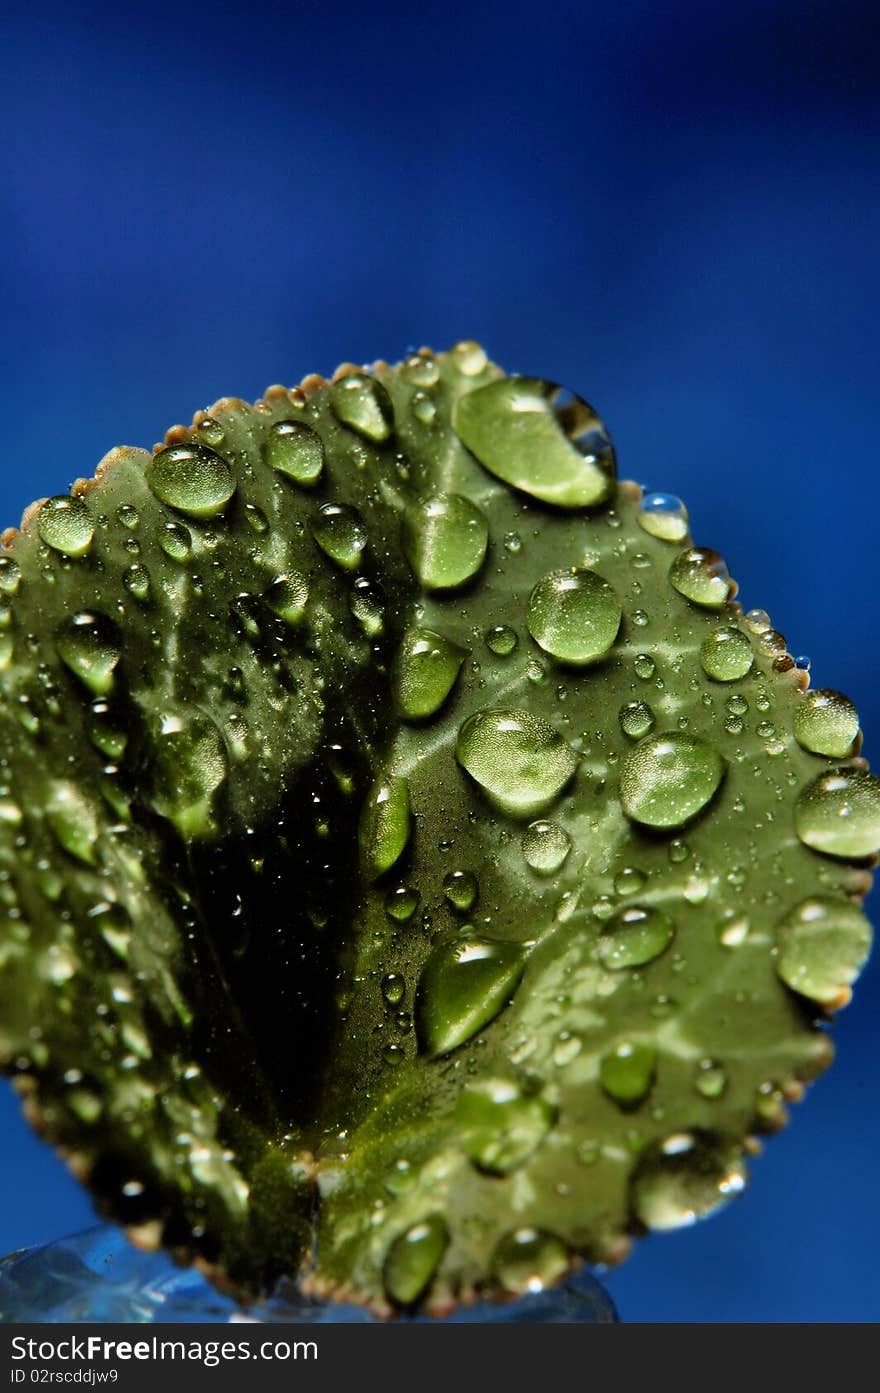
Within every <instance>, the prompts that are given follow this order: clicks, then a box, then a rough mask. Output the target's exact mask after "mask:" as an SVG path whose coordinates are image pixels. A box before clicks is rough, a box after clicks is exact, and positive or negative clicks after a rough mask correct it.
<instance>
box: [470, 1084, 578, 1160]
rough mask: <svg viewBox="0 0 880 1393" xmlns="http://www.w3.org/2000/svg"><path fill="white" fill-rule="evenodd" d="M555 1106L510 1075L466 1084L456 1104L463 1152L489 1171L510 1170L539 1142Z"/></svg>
mask: <svg viewBox="0 0 880 1393" xmlns="http://www.w3.org/2000/svg"><path fill="white" fill-rule="evenodd" d="M555 1116H556V1110H555V1108H554V1107H553V1105H552V1104H551V1103H549V1102H548V1101H547V1099H546V1098H543V1097H542V1096H541V1094H540V1093H538V1092H536V1091H535V1090H534V1089H526V1088H525V1087H523V1086H521V1085H520V1084H519V1083H517V1082H516V1081H514V1080H512V1079H497V1078H490V1079H483V1080H479V1081H477V1082H474V1083H469V1084H467V1085H466V1086H465V1087H464V1088H463V1089H462V1091H461V1093H460V1094H459V1096H458V1100H457V1102H456V1107H455V1126H456V1132H457V1135H458V1137H459V1140H460V1141H461V1145H462V1147H463V1149H464V1151H465V1154H466V1155H467V1156H468V1158H469V1159H470V1160H471V1161H472V1162H473V1164H474V1165H475V1166H476V1167H477V1168H478V1169H479V1170H482V1171H487V1172H488V1173H489V1174H490V1175H509V1174H510V1172H511V1171H513V1170H515V1169H516V1168H517V1166H520V1165H522V1163H523V1162H524V1161H526V1160H527V1159H528V1158H529V1156H531V1154H532V1152H533V1151H535V1150H536V1148H537V1147H538V1146H539V1145H540V1144H541V1142H542V1141H543V1140H544V1137H545V1136H546V1135H547V1133H548V1132H549V1130H550V1128H551V1127H552V1125H553V1122H554V1120H555Z"/></svg>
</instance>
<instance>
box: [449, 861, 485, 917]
mask: <svg viewBox="0 0 880 1393" xmlns="http://www.w3.org/2000/svg"><path fill="white" fill-rule="evenodd" d="M478 890H479V886H478V884H477V877H476V876H475V875H474V873H473V872H472V871H450V872H449V873H448V875H445V876H444V877H443V893H444V895H445V896H446V898H447V900H448V901H449V903H450V904H451V905H452V908H453V909H457V910H458V911H459V913H460V914H467V912H468V911H469V910H471V909H473V907H474V905H475V904H476V902H477V893H478Z"/></svg>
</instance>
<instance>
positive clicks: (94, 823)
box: [46, 780, 98, 866]
mask: <svg viewBox="0 0 880 1393" xmlns="http://www.w3.org/2000/svg"><path fill="white" fill-rule="evenodd" d="M46 817H47V819H48V822H49V826H50V827H51V828H52V831H53V832H54V834H55V836H56V838H57V839H58V842H59V845H60V846H62V847H63V848H64V850H65V851H66V852H68V853H69V854H70V855H71V856H74V857H76V859H77V861H82V862H84V863H85V864H86V865H88V866H92V865H94V863H95V846H96V845H97V841H98V819H97V817H96V815H95V809H94V807H93V806H92V804H91V803H90V802H89V800H88V799H87V798H86V796H85V794H83V793H82V792H81V791H80V789H78V788H77V787H76V785H75V784H71V783H67V782H66V781H63V780H57V781H56V782H55V783H53V784H52V786H51V788H50V789H49V793H48V797H47V799H46Z"/></svg>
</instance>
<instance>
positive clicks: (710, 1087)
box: [694, 1059, 727, 1099]
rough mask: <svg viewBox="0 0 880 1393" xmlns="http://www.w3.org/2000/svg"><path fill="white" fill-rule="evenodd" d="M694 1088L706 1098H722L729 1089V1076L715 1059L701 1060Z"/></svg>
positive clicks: (695, 1076) (695, 1075)
mask: <svg viewBox="0 0 880 1393" xmlns="http://www.w3.org/2000/svg"><path fill="white" fill-rule="evenodd" d="M694 1087H695V1088H696V1090H697V1092H698V1093H700V1094H702V1096H703V1097H704V1098H710V1099H715V1098H720V1097H721V1095H722V1093H723V1092H724V1090H725V1088H726V1087H727V1075H726V1074H725V1072H724V1070H723V1069H722V1068H720V1066H719V1065H718V1064H716V1063H715V1060H714V1059H701V1060H700V1062H699V1064H698V1065H697V1068H696V1073H695V1074H694Z"/></svg>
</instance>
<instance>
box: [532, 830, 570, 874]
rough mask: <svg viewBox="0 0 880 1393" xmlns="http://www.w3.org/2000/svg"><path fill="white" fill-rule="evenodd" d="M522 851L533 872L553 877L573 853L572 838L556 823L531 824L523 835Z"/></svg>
mask: <svg viewBox="0 0 880 1393" xmlns="http://www.w3.org/2000/svg"><path fill="white" fill-rule="evenodd" d="M522 850H523V856H524V857H525V859H526V864H527V865H529V866H531V868H532V870H533V871H537V872H538V874H539V875H552V874H553V872H554V871H558V870H559V868H560V867H561V866H562V864H563V862H564V861H565V858H566V856H567V855H568V853H569V852H570V851H571V837H570V836H569V835H568V833H567V832H566V831H565V829H564V828H562V827H559V826H557V824H556V823H555V822H544V821H538V822H531V823H529V826H528V827H527V828H526V830H525V833H524V835H523V839H522Z"/></svg>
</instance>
